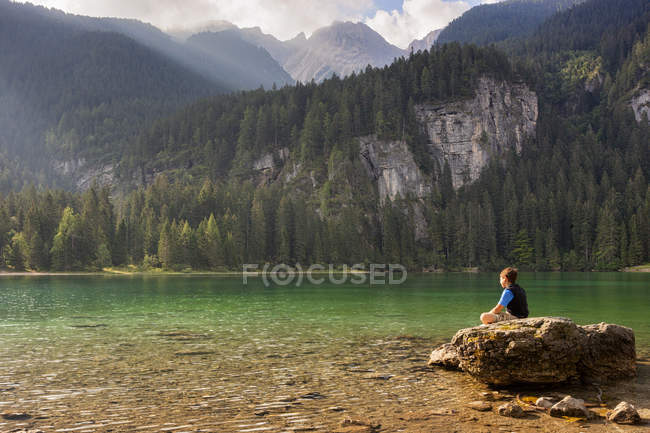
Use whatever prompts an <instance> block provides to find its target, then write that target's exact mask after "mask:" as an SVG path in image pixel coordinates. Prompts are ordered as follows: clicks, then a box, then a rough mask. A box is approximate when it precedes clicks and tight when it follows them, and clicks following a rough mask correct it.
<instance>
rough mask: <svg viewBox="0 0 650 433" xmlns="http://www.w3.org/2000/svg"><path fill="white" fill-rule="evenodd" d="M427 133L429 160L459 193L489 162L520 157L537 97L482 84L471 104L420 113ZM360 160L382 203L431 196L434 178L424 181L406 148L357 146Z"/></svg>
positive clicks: (520, 87)
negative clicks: (445, 171)
mask: <svg viewBox="0 0 650 433" xmlns="http://www.w3.org/2000/svg"><path fill="white" fill-rule="evenodd" d="M416 114H417V117H418V120H419V121H420V123H421V124H422V126H423V127H424V128H425V129H426V131H427V136H428V138H429V143H428V148H429V153H430V155H431V158H434V159H435V160H436V161H437V163H438V164H439V165H440V166H441V167H442V166H443V165H444V163H445V162H448V163H449V166H450V168H451V171H452V181H453V185H454V187H455V188H458V187H460V186H462V185H463V184H465V183H467V182H472V181H474V180H476V179H477V178H478V176H479V174H480V173H481V170H482V169H483V167H485V165H486V164H487V162H488V161H489V160H490V158H494V157H498V156H500V155H503V154H504V153H505V152H506V151H507V150H509V149H511V148H514V149H516V150H517V151H521V148H522V146H523V144H524V140H525V138H526V137H527V136H530V135H533V134H534V132H535V127H536V124H537V95H535V93H534V92H533V91H531V90H530V89H529V88H528V87H527V86H526V85H524V84H513V83H506V82H498V81H495V80H493V79H491V78H481V79H480V80H479V83H478V87H477V89H476V93H475V96H474V97H473V98H471V99H466V100H461V101H456V102H450V103H445V104H437V105H433V104H425V105H418V106H417V107H416ZM359 145H360V155H361V158H362V161H363V162H364V163H365V165H366V168H367V171H368V173H369V175H371V176H372V177H373V178H374V179H376V182H377V187H378V192H379V198H380V200H381V201H384V200H385V199H386V198H389V199H391V200H393V199H394V198H395V197H396V196H397V195H398V194H399V195H400V196H401V197H407V196H412V197H417V198H421V197H423V196H425V195H426V194H427V193H428V192H430V191H431V187H432V183H433V181H434V179H433V177H431V176H426V175H424V174H423V173H422V172H421V170H420V169H419V167H418V166H417V164H416V162H415V159H414V157H413V154H412V153H411V151H410V150H409V147H408V146H407V144H406V143H404V142H399V141H383V140H377V138H376V137H374V136H368V137H362V138H360V140H359Z"/></svg>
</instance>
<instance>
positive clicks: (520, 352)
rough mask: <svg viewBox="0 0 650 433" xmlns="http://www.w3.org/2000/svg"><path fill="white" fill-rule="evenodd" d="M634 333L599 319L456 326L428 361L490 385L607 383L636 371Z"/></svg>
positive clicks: (631, 375) (531, 320)
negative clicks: (578, 322) (595, 322)
mask: <svg viewBox="0 0 650 433" xmlns="http://www.w3.org/2000/svg"><path fill="white" fill-rule="evenodd" d="M635 363H636V352H635V346H634V332H633V331H632V330H631V329H630V328H626V327H623V326H619V325H612V324H606V323H601V324H598V325H587V326H578V325H576V324H575V323H573V322H572V321H571V320H570V319H566V318H561V317H534V318H528V319H518V320H510V321H506V322H498V323H493V324H490V325H481V326H476V327H473V328H466V329H461V330H459V331H458V332H457V333H456V335H454V337H453V338H452V340H451V343H447V344H444V345H442V346H440V347H438V348H437V349H435V350H434V351H433V353H432V354H431V358H430V359H429V365H440V366H442V367H445V368H458V369H460V370H462V371H465V372H467V373H469V374H470V375H472V376H474V377H476V378H477V379H479V380H481V381H482V382H485V383H489V384H494V385H511V384H517V383H531V384H549V383H560V382H566V381H570V380H577V379H582V380H585V381H589V382H594V381H597V382H606V381H609V380H617V379H626V378H631V377H634V376H635V374H636V364H635Z"/></svg>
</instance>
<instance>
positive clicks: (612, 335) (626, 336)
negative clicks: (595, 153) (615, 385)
mask: <svg viewBox="0 0 650 433" xmlns="http://www.w3.org/2000/svg"><path fill="white" fill-rule="evenodd" d="M582 329H583V330H584V331H585V332H586V335H585V342H584V345H583V348H584V350H583V353H582V358H581V359H580V365H579V367H578V368H579V370H580V372H581V373H582V376H583V378H584V379H585V380H589V381H592V382H593V381H596V382H598V381H600V379H601V378H603V377H607V378H609V379H611V380H618V379H628V378H630V377H634V376H635V375H636V350H635V342H634V332H633V331H632V330H631V329H630V328H625V327H623V326H619V325H610V324H608V323H599V324H597V325H586V326H582ZM590 379H593V380H590Z"/></svg>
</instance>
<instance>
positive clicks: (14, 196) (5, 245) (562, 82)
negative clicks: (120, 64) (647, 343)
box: [0, 0, 650, 271]
mask: <svg viewBox="0 0 650 433" xmlns="http://www.w3.org/2000/svg"><path fill="white" fill-rule="evenodd" d="M623 3H624V4H625V6H626V7H623ZM649 17H650V8H649V6H648V4H647V2H642V1H638V0H633V1H631V2H627V1H626V2H623V1H622V0H608V1H605V0H591V1H588V2H586V3H583V4H581V5H578V6H576V7H574V8H572V9H570V10H569V11H566V12H560V13H558V14H556V15H553V16H552V17H551V18H549V19H548V20H546V21H545V22H544V23H542V24H541V25H540V26H539V28H538V29H537V30H536V31H535V32H534V33H533V34H532V35H530V36H526V37H521V38H516V37H512V38H510V39H508V40H506V41H503V42H502V43H499V44H497V45H488V46H476V45H471V44H460V43H457V42H452V43H447V44H440V45H437V46H434V47H433V48H432V49H431V50H429V51H422V52H417V53H413V54H411V55H410V56H409V57H408V58H401V59H397V60H396V61H395V62H394V63H393V64H392V65H390V66H387V67H384V68H370V67H369V68H367V69H366V70H365V71H363V72H362V73H359V74H353V75H352V76H349V77H346V78H343V79H341V78H338V77H333V78H331V79H329V80H326V81H324V82H323V83H321V84H318V85H317V84H315V83H313V82H312V83H305V84H302V83H298V84H297V85H296V86H285V87H282V88H280V89H275V88H274V89H271V90H264V89H258V90H254V91H246V92H239V93H234V94H230V95H219V96H215V97H211V98H208V99H204V100H202V101H200V102H198V103H195V104H192V105H190V106H187V107H185V108H183V109H181V110H180V111H178V112H176V114H174V115H171V116H169V117H164V118H162V119H159V120H157V121H155V122H153V123H152V124H151V126H150V127H147V128H146V129H145V130H144V131H142V132H140V133H139V134H137V137H136V138H133V139H131V140H129V141H128V143H126V144H125V145H124V146H123V147H122V148H123V149H124V152H123V154H122V156H121V162H120V164H119V166H118V168H117V172H116V176H117V177H116V182H118V184H119V186H120V188H118V189H115V188H113V189H110V188H108V187H102V186H99V185H94V186H93V187H91V188H90V189H88V190H87V191H85V192H83V193H72V192H66V191H62V190H53V189H47V188H42V187H33V186H32V187H27V188H23V189H22V190H21V191H20V192H15V191H13V192H7V193H6V194H4V195H3V196H2V197H1V198H0V253H1V254H0V260H1V261H2V263H0V264H1V265H2V267H4V268H7V269H10V270H25V269H27V270H57V271H64V270H99V269H102V268H107V267H125V266H129V265H132V266H135V267H136V268H137V269H141V270H151V269H159V268H160V269H167V270H177V271H182V270H241V265H242V264H244V263H267V262H268V263H288V264H296V263H300V264H311V263H333V264H338V265H342V264H354V263H369V262H379V263H401V264H403V265H404V266H406V267H407V268H409V269H411V270H422V269H444V270H454V269H462V268H468V267H470V268H479V269H484V270H492V269H498V268H502V267H504V266H505V265H515V266H518V267H520V268H521V269H524V270H535V271H548V270H587V271H588V270H599V271H607V270H618V269H621V268H623V267H625V266H633V265H638V264H643V263H647V262H648V261H649V260H650V257H649V255H650V188H649V186H648V176H649V175H650V154H649V152H650V150H649V146H648V143H649V142H650V126H649V123H648V122H646V121H643V120H642V121H640V122H639V121H637V120H636V119H635V116H634V113H633V112H632V110H631V108H630V106H629V100H630V98H631V97H632V96H634V95H635V94H636V92H638V91H639V89H643V88H646V89H647V87H648V82H649V79H648V66H647V65H648V64H650V34H649V32H648V24H647V23H648V21H649V19H648V18H649ZM572 29H573V30H572ZM575 29H580V30H581V31H584V32H585V33H586V34H582V33H581V32H578V31H576V30H575ZM482 76H490V77H493V78H495V79H497V80H506V81H515V82H525V83H527V84H528V85H529V86H530V87H531V88H532V89H534V90H535V92H536V93H537V95H538V97H539V117H538V122H537V128H536V135H535V136H533V137H530V138H529V139H528V140H527V141H526V143H525V144H524V146H522V150H521V152H519V153H518V152H516V151H515V150H514V149H513V150H512V151H509V152H508V153H507V154H506V155H505V156H504V157H503V158H498V159H496V158H495V159H492V160H491V162H490V163H489V164H488V166H487V167H486V168H484V170H483V172H482V174H481V176H480V178H479V179H478V180H477V181H475V182H474V183H471V184H468V185H465V186H463V187H461V188H460V189H457V190H455V189H454V188H453V187H452V182H451V174H450V171H449V166H448V165H447V164H440V163H439V162H438V161H436V160H435V159H433V158H431V156H430V155H429V153H428V152H427V150H426V134H424V131H423V130H422V126H421V125H419V124H418V122H417V120H416V117H415V114H414V107H415V106H416V105H417V104H421V103H443V102H445V101H453V100H458V99H463V98H468V97H471V96H472V95H473V92H474V88H475V85H476V82H477V80H478V78H479V77H482ZM75 130H76V128H75ZM78 131H79V132H80V133H82V132H83V125H81V124H80V125H79V128H78ZM368 135H375V136H376V137H378V138H379V139H385V140H403V141H405V142H406V143H407V145H408V146H409V148H410V150H411V151H412V153H413V154H414V157H415V159H416V162H417V163H418V165H419V166H420V169H421V170H422V172H423V173H425V174H426V176H429V178H430V179H431V180H432V182H433V185H434V188H433V191H432V192H431V194H429V195H428V196H427V197H425V198H424V199H415V198H413V197H398V198H397V199H395V200H394V201H392V202H391V201H387V202H384V203H382V202H381V201H380V200H379V199H378V194H377V190H376V185H374V184H373V182H372V180H371V178H370V177H369V176H368V175H367V173H366V171H365V169H364V167H363V164H362V161H361V158H360V155H359V142H358V138H359V137H363V136H368ZM284 148H287V149H288V151H289V156H288V158H289V162H291V163H295V164H299V165H300V166H301V167H302V169H301V170H300V172H299V173H297V174H296V177H295V178H294V179H293V180H292V181H291V182H282V181H278V180H275V181H274V180H273V179H270V180H269V179H266V180H261V179H260V176H259V173H258V172H256V171H255V170H253V169H252V167H253V162H254V161H255V160H256V159H257V158H258V157H259V156H261V155H264V154H277V153H278V152H279V151H281V150H282V149H284ZM284 163H285V164H286V163H288V162H287V161H285V162H284ZM416 207H419V209H420V210H421V211H422V212H420V211H418V210H417V209H416ZM422 214H423V217H424V227H425V233H424V235H422V234H418V233H417V232H418V226H421V225H422V223H423V221H422Z"/></svg>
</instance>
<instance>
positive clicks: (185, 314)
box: [0, 273, 650, 432]
mask: <svg viewBox="0 0 650 433" xmlns="http://www.w3.org/2000/svg"><path fill="white" fill-rule="evenodd" d="M519 282H520V284H521V285H522V286H523V287H524V288H525V289H526V291H527V294H528V301H529V306H530V312H531V316H543V315H553V316H564V317H570V318H572V319H573V320H574V321H576V322H577V323H578V324H587V323H598V322H601V321H604V322H610V323H617V324H621V325H625V326H629V327H631V328H633V329H634V331H635V333H636V341H637V352H638V354H639V356H647V355H648V353H650V320H649V319H648V317H649V316H648V311H650V275H648V274H641V273H537V274H532V273H530V274H527V273H522V274H521V276H520V278H519ZM500 292H501V289H500V287H499V285H498V275H497V273H491V274H427V275H414V276H410V277H409V278H408V279H407V281H406V282H404V283H403V284H400V285H368V284H365V285H355V284H351V283H347V284H342V285H333V284H320V285H314V284H306V283H305V284H302V285H301V286H300V287H296V286H270V287H265V285H264V284H263V283H262V281H261V279H259V278H249V279H248V283H247V284H246V285H244V284H243V283H242V278H241V277H217V276H198V275H196V276H192V275H188V276H146V275H137V276H102V275H97V276H2V277H1V278H0V331H1V332H0V400H2V401H0V412H7V411H10V412H16V411H17V412H27V413H28V414H29V415H30V416H31V418H30V419H29V420H27V421H25V420H5V421H4V422H0V430H1V429H3V428H9V427H11V428H16V427H20V426H29V427H38V428H41V429H44V430H47V429H54V430H56V431H107V430H111V429H112V430H115V431H132V430H136V429H140V430H139V431H148V430H151V431H175V432H178V431H184V430H187V431H271V430H273V431H281V430H293V431H296V430H297V428H296V426H298V427H305V426H306V427H305V428H306V429H307V430H309V429H311V430H320V431H326V430H331V425H330V424H329V422H330V421H329V420H330V419H332V420H334V419H335V421H332V422H337V423H338V422H339V420H340V417H341V416H342V415H340V416H339V415H338V414H339V412H345V413H353V412H354V411H360V412H362V413H363V414H364V416H373V414H375V413H380V412H381V411H382V410H383V411H384V412H381V413H384V414H385V413H389V412H390V411H392V410H396V409H395V408H396V407H398V406H399V407H401V408H402V409H403V408H405V407H409V405H413V407H417V406H422V405H431V404H433V403H435V402H437V403H436V404H440V403H441V402H445V404H449V402H450V401H452V402H453V401H454V398H457V397H456V396H455V394H457V392H456V391H454V388H457V387H458V386H459V383H461V382H463V383H465V381H467V379H466V378H464V377H460V376H462V375H457V374H453V373H452V374H447V373H431V372H430V371H427V370H426V368H423V367H424V366H425V365H426V360H427V358H428V355H429V352H430V351H431V349H432V348H433V346H435V345H436V344H438V343H440V342H444V341H448V340H449V338H450V337H451V336H452V335H453V334H454V332H455V331H456V330H457V329H459V328H463V327H468V326H474V325H477V324H478V323H479V322H478V316H479V314H480V313H481V312H483V311H487V310H489V309H490V308H492V307H493V306H494V305H495V304H496V301H497V300H498V299H499V295H500ZM432 390H433V391H432ZM402 409H400V410H402ZM378 411H379V412H378ZM387 411H388V412H387ZM333 414H336V416H334V415H333ZM326 415H327V416H326ZM0 421H2V420H0ZM3 426H4V427H3Z"/></svg>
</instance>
